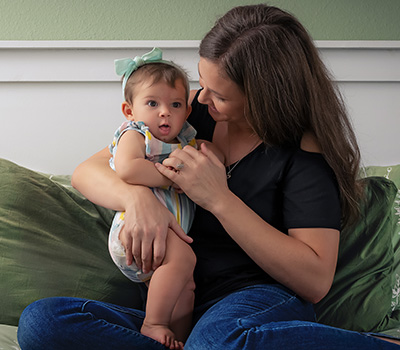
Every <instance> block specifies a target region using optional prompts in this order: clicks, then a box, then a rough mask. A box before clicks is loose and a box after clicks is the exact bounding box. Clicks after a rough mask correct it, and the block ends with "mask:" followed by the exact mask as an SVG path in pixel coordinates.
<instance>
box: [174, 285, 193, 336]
mask: <svg viewBox="0 0 400 350" xmlns="http://www.w3.org/2000/svg"><path fill="white" fill-rule="evenodd" d="M194 289H195V284H194V280H193V278H191V279H190V281H189V282H188V283H187V285H186V287H185V288H184V289H183V291H182V293H181V295H180V296H179V299H178V301H177V303H176V305H175V308H174V311H173V312H172V318H171V329H172V330H173V332H174V333H175V335H176V338H177V339H181V340H182V341H183V342H185V341H186V339H187V338H188V337H189V334H190V331H191V328H192V327H191V326H192V316H193V307H194Z"/></svg>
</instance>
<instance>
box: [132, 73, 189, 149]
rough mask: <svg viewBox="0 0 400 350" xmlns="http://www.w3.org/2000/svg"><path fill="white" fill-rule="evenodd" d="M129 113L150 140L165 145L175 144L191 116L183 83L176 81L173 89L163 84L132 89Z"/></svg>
mask: <svg viewBox="0 0 400 350" xmlns="http://www.w3.org/2000/svg"><path fill="white" fill-rule="evenodd" d="M132 112H133V119H134V121H136V122H139V121H142V122H144V123H145V124H146V125H147V126H148V127H149V130H150V132H151V133H152V134H153V136H155V137H157V138H158V139H159V140H161V141H164V142H167V143H171V142H176V136H177V135H178V134H179V132H180V131H181V129H182V126H183V124H184V122H185V121H186V119H187V117H188V115H189V114H190V107H188V105H187V101H186V90H185V87H184V85H183V82H182V81H181V80H178V81H176V82H175V87H174V88H173V87H171V86H169V85H168V84H167V83H166V82H164V81H159V82H158V83H155V84H150V83H148V82H143V83H141V84H140V85H139V86H137V87H136V88H135V96H134V98H133V101H132Z"/></svg>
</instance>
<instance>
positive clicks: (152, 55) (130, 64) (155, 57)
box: [114, 47, 164, 93]
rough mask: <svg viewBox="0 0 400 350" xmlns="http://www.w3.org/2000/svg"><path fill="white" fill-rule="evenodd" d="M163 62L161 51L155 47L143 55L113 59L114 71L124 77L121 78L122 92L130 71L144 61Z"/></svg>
mask: <svg viewBox="0 0 400 350" xmlns="http://www.w3.org/2000/svg"><path fill="white" fill-rule="evenodd" d="M157 62H164V61H163V60H162V51H161V50H160V49H159V48H158V47H155V48H153V50H151V51H150V52H147V53H145V54H144V55H143V56H136V57H135V58H134V59H132V58H121V59H118V60H115V61H114V65H115V72H116V73H117V74H118V75H122V76H123V77H124V78H123V80H122V93H124V91H125V86H126V82H127V81H128V79H129V77H130V76H131V75H132V73H133V72H134V71H135V70H136V69H138V68H139V67H141V66H143V65H144V64H146V63H157Z"/></svg>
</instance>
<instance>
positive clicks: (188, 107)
mask: <svg viewBox="0 0 400 350" xmlns="http://www.w3.org/2000/svg"><path fill="white" fill-rule="evenodd" d="M190 113H192V106H191V105H188V106H187V110H186V119H187V118H188V117H189V115H190Z"/></svg>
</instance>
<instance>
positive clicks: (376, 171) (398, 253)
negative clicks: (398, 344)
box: [362, 165, 400, 311]
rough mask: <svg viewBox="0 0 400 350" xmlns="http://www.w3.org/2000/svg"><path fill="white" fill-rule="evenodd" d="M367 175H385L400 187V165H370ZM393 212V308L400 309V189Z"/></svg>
mask: <svg viewBox="0 0 400 350" xmlns="http://www.w3.org/2000/svg"><path fill="white" fill-rule="evenodd" d="M362 173H363V174H365V175H366V176H383V177H385V178H387V179H390V180H392V181H393V182H394V183H395V184H396V186H397V188H398V189H400V165H391V166H368V167H365V168H364V169H362ZM393 212H394V215H395V216H396V227H395V232H394V234H393V236H392V241H393V247H394V265H393V267H394V271H393V278H392V310H393V311H394V310H400V191H398V192H397V197H396V199H395V201H394V202H393Z"/></svg>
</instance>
